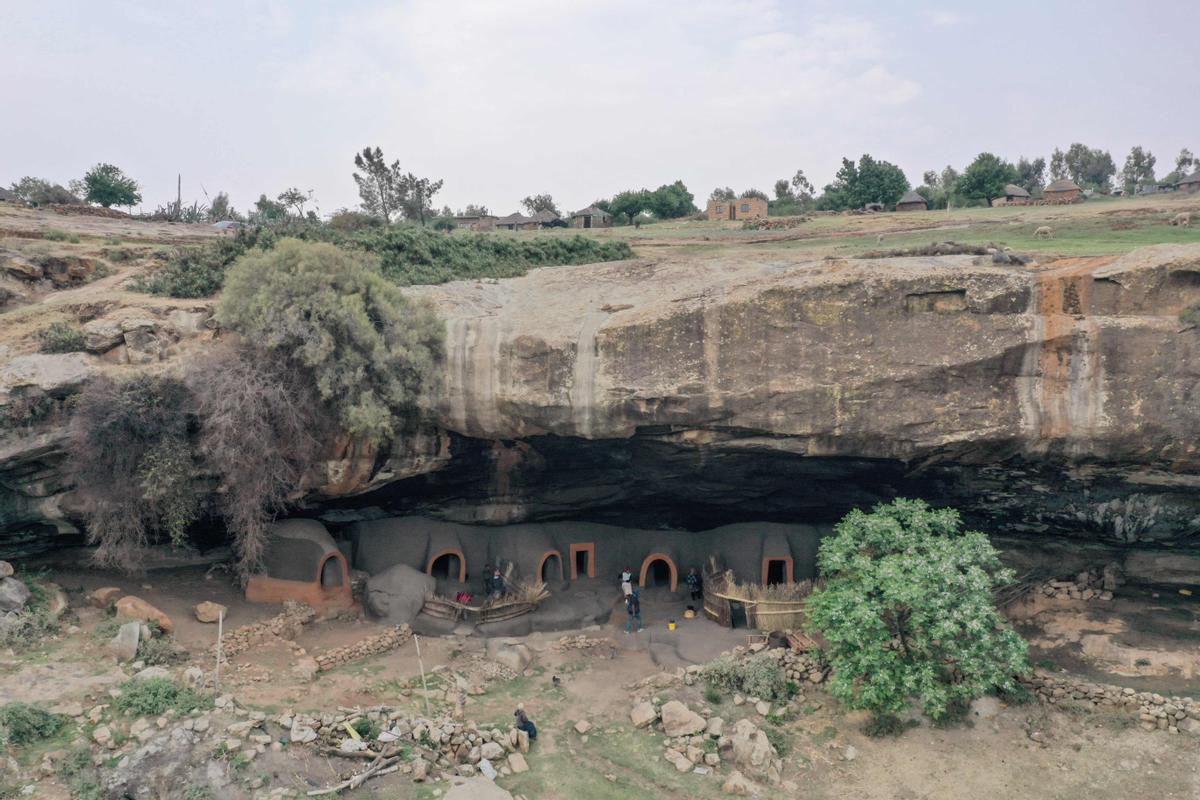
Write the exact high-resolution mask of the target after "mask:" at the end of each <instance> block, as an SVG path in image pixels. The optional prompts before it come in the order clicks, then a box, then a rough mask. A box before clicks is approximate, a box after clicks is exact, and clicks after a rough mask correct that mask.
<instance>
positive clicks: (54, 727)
mask: <svg viewBox="0 0 1200 800" xmlns="http://www.w3.org/2000/svg"><path fill="white" fill-rule="evenodd" d="M66 722H67V718H66V717H63V716H61V715H59V714H51V713H50V712H49V711H46V710H45V709H42V708H38V707H37V706H31V705H29V704H28V703H9V704H7V705H4V706H0V742H3V743H9V744H15V745H26V744H32V743H33V742H40V741H42V740H44V739H49V738H50V737H52V736H55V735H56V734H57V733H58V732H59V731H61V730H62V729H63V726H65V725H66Z"/></svg>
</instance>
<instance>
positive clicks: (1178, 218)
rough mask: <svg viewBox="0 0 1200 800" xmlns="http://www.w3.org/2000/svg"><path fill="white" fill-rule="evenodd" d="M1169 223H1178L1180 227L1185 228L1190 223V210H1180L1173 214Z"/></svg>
mask: <svg viewBox="0 0 1200 800" xmlns="http://www.w3.org/2000/svg"><path fill="white" fill-rule="evenodd" d="M1171 224H1172V225H1178V226H1179V227H1181V228H1186V227H1188V226H1189V225H1191V224H1192V213H1191V212H1190V211H1180V212H1179V213H1178V214H1176V215H1175V216H1173V217H1171Z"/></svg>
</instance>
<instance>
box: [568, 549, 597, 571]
mask: <svg viewBox="0 0 1200 800" xmlns="http://www.w3.org/2000/svg"><path fill="white" fill-rule="evenodd" d="M570 552H571V580H575V579H576V578H594V577H596V544H595V542H587V543H585V544H573V545H571V551H570Z"/></svg>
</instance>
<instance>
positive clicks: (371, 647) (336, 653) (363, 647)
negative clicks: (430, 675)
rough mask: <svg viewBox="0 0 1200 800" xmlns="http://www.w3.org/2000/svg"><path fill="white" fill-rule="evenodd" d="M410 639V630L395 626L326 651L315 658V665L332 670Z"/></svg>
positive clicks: (383, 651) (405, 626)
mask: <svg viewBox="0 0 1200 800" xmlns="http://www.w3.org/2000/svg"><path fill="white" fill-rule="evenodd" d="M411 638H412V629H411V628H409V627H408V626H407V625H397V626H396V627H395V628H389V629H388V630H386V631H384V632H383V633H378V634H376V635H374V636H368V637H367V638H365V639H360V640H359V641H357V642H355V643H354V644H348V645H346V646H345V647H338V648H335V649H333V650H328V651H326V652H324V653H320V654H318V655H317V656H315V658H316V661H317V665H318V666H319V667H320V668H321V669H323V670H325V669H333V668H334V667H337V666H341V665H342V664H349V663H351V662H354V661H358V660H359V659H363V658H368V657H370V656H377V655H379V654H380V653H386V652H388V651H389V650H395V649H396V648H397V647H400V646H401V645H403V644H404V643H405V642H407V641H408V640H409V639H411Z"/></svg>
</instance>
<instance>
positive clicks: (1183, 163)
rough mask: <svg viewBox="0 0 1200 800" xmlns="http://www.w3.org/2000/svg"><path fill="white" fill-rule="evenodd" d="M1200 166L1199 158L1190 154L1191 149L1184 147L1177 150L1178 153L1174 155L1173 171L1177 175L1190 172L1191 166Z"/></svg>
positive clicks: (1181, 175)
mask: <svg viewBox="0 0 1200 800" xmlns="http://www.w3.org/2000/svg"><path fill="white" fill-rule="evenodd" d="M1196 166H1200V159H1197V158H1196V157H1195V156H1193V155H1192V151H1191V150H1188V149H1187V148H1186V147H1185V148H1183V149H1182V150H1180V151H1179V155H1177V156H1175V172H1176V174H1178V175H1179V177H1181V178H1182V177H1183V176H1185V175H1189V174H1191V171H1192V168H1193V167H1196Z"/></svg>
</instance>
